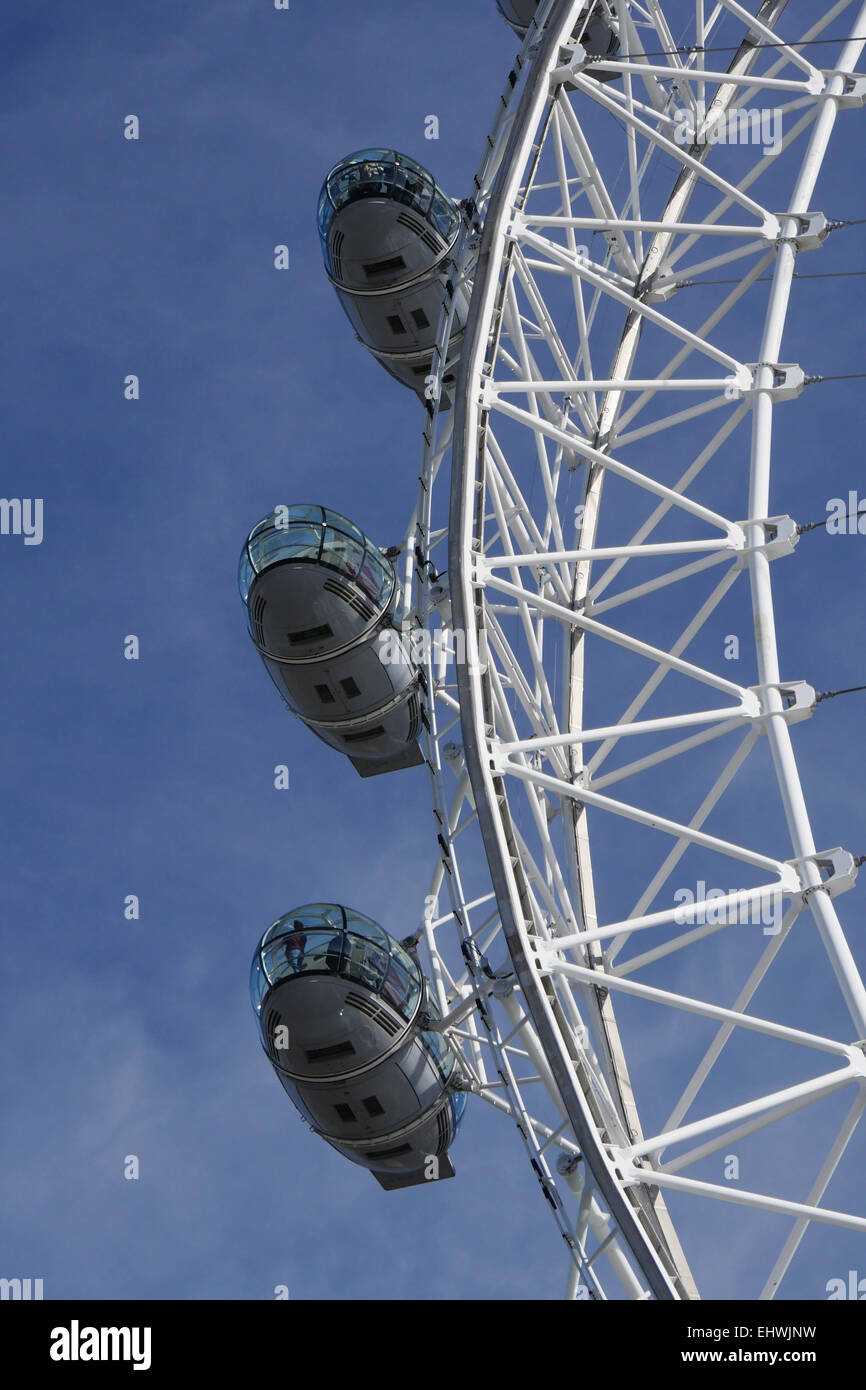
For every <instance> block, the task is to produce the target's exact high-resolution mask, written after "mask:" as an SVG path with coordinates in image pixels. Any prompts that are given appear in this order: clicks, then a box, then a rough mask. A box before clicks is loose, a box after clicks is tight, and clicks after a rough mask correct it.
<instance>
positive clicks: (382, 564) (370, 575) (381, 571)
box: [357, 550, 393, 606]
mask: <svg viewBox="0 0 866 1390" xmlns="http://www.w3.org/2000/svg"><path fill="white" fill-rule="evenodd" d="M357 580H358V583H359V584H360V586H361V588H362V589H363V590H364V593H365V594H368V595H369V597H370V598H371V599H372V600H373V602H374V603H375V604H376V605H377V606H379V605H381V604H384V603H386V602H387V600H388V598H389V596H390V593H391V585H392V582H393V574H392V571H391V567H390V565H389V564H388V562H387V560H382V559H381V558H380V557H379V555H377V554H374V553H373V551H371V550H368V551H367V553H366V555H365V556H364V563H363V564H362V565H361V568H360V570H359V571H358V575H357Z"/></svg>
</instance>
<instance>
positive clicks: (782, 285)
mask: <svg viewBox="0 0 866 1390" xmlns="http://www.w3.org/2000/svg"><path fill="white" fill-rule="evenodd" d="M579 8H580V7H579V5H578V4H576V3H573V2H571V0H559V3H558V4H557V5H556V7H555V9H554V10H553V11H552V12H551V14H550V16H549V18H548V21H547V26H546V29H545V38H544V39H543V41H542V43H541V45H540V46H539V50H538V52H537V53H536V55H535V63H534V68H533V71H532V72H531V74H530V76H529V79H528V82H527V86H526V90H525V92H524V95H523V98H522V101H521V106H520V109H519V112H518V117H517V120H516V122H515V128H514V129H513V131H512V134H511V138H510V140H509V145H508V149H507V151H506V155H505V157H504V159H503V162H502V166H501V168H500V172H499V176H498V178H497V181H496V185H495V188H494V191H493V195H492V197H491V200H490V204H489V207H488V210H487V216H486V219H485V227H484V236H483V240H482V245H481V249H480V253H479V258H478V267H477V272H476V276H475V283H474V288H473V297H472V304H471V306H470V314H469V320H468V322H467V326H466V348H465V350H464V352H463V354H462V357H461V363H460V373H459V378H458V384H457V390H456V408H455V424H454V449H453V455H452V458H453V462H452V490H451V508H450V519H449V570H450V575H451V596H452V604H453V611H454V618H455V623H456V624H457V625H458V626H460V627H462V629H463V630H464V632H465V633H466V640H467V662H466V663H465V664H464V665H462V666H458V668H457V679H458V687H459V693H460V706H461V723H462V730H463V743H464V756H465V760H466V767H467V771H468V773H469V777H470V781H471V784H472V787H473V791H474V793H475V797H476V805H477V807H478V814H479V824H480V827H481V832H482V836H483V839H484V846H485V852H486V854H487V859H488V863H489V867H490V872H491V878H492V882H493V886H494V888H495V891H496V896H497V900H498V903H499V907H500V914H501V921H502V928H503V931H504V934H505V937H506V941H507V943H508V948H509V952H510V954H511V958H512V961H513V964H514V968H515V972H516V974H517V976H518V979H519V981H520V984H521V988H522V990H523V993H524V996H525V999H526V1004H527V1008H528V1011H529V1013H530V1015H531V1017H532V1019H533V1022H534V1024H535V1026H536V1029H537V1031H538V1034H539V1037H540V1039H541V1041H542V1043H543V1046H544V1048H545V1052H546V1054H547V1058H548V1061H549V1064H550V1066H551V1070H552V1072H553V1075H554V1077H555V1080H556V1083H557V1086H558V1088H559V1090H560V1094H561V1097H562V1100H563V1103H564V1105H565V1108H566V1111H567V1113H568V1116H569V1119H570V1121H571V1123H572V1125H573V1127H574V1132H575V1135H576V1136H577V1138H578V1141H579V1142H580V1144H581V1146H582V1148H583V1151H584V1155H585V1158H586V1161H587V1163H588V1165H589V1167H590V1169H591V1171H592V1173H593V1177H594V1179H595V1181H596V1183H597V1185H598V1188H599V1191H600V1192H601V1194H602V1195H603V1197H604V1199H605V1200H606V1202H607V1203H608V1206H609V1209H610V1212H611V1215H612V1216H613V1217H614V1219H615V1220H616V1221H617V1223H618V1225H619V1227H620V1230H621V1232H622V1234H623V1237H624V1239H625V1241H626V1242H627V1244H628V1246H629V1248H630V1250H631V1252H632V1255H633V1256H634V1258H635V1261H636V1263H637V1265H638V1266H639V1268H640V1269H641V1272H642V1273H643V1275H644V1277H645V1278H646V1280H647V1282H648V1284H649V1287H650V1289H651V1291H652V1293H653V1294H654V1295H655V1296H656V1297H657V1298H662V1299H670V1298H676V1297H678V1296H682V1293H681V1287H680V1290H678V1289H677V1288H675V1286H674V1285H673V1284H672V1282H671V1279H670V1277H669V1275H668V1273H667V1272H666V1271H665V1269H664V1267H663V1263H662V1261H661V1260H660V1259H659V1254H658V1252H657V1250H656V1249H654V1247H653V1243H652V1242H651V1241H650V1240H649V1239H648V1237H647V1233H646V1231H645V1230H644V1229H643V1228H642V1226H641V1225H640V1223H639V1221H638V1220H637V1214H636V1211H635V1208H634V1207H633V1206H632V1204H631V1202H630V1201H629V1199H628V1197H627V1195H626V1192H625V1189H624V1188H623V1187H622V1186H621V1185H620V1182H619V1181H618V1177H617V1174H616V1172H615V1170H614V1167H613V1165H612V1163H611V1161H610V1158H609V1156H608V1154H607V1152H606V1151H605V1149H604V1147H603V1146H602V1144H601V1142H600V1140H599V1137H598V1134H597V1131H596V1128H595V1126H594V1124H593V1121H592V1116H591V1114H590V1112H589V1109H588V1106H587V1103H586V1099H585V1097H584V1096H583V1093H582V1091H581V1089H580V1087H579V1086H578V1085H577V1083H576V1081H575V1075H574V1070H573V1065H572V1061H571V1059H570V1058H569V1056H568V1052H567V1050H566V1048H565V1045H564V1041H563V1038H562V1036H561V1034H560V1032H559V1029H558V1027H557V1024H556V1020H555V1018H554V1016H553V1013H552V1011H551V1009H550V1005H549V1002H548V998H547V996H546V993H545V990H544V988H543V986H542V982H541V979H540V978H539V976H538V974H537V973H536V972H535V970H534V969H533V967H532V962H531V960H530V959H528V957H527V952H526V947H525V944H524V940H523V932H522V929H521V927H520V926H519V923H520V920H521V919H522V918H524V919H525V916H526V914H525V913H524V912H523V910H522V908H521V902H520V887H519V883H518V880H517V877H516V875H515V873H514V870H513V867H512V863H511V854H510V847H509V843H508V832H507V827H506V825H505V824H504V823H503V822H504V821H506V820H507V817H508V804H507V798H506V796H505V785H504V781H503V779H502V778H501V777H500V776H499V775H498V774H495V773H494V772H493V770H492V768H491V766H489V765H488V764H487V760H486V758H485V755H484V749H485V729H484V722H485V721H484V708H485V697H484V683H483V677H482V674H481V672H480V667H479V660H478V632H479V625H478V621H477V619H478V616H479V606H480V599H479V598H477V597H476V594H475V592H474V583H475V580H474V573H473V552H472V541H473V531H474V523H475V521H476V510H477V505H478V501H479V495H480V489H478V490H476V486H477V481H478V479H477V474H476V469H480V468H481V467H482V466H483V455H482V456H478V455H477V454H476V450H477V442H478V440H479V439H480V440H481V441H482V444H481V447H482V449H483V430H484V421H483V418H482V412H481V408H480V402H479V400H478V399H477V395H471V394H470V392H471V390H472V389H473V387H474V386H475V385H477V382H478V378H479V376H480V373H481V369H482V368H483V365H484V361H485V356H486V352H487V348H488V343H487V338H486V336H484V335H483V334H482V333H481V332H480V326H481V325H483V324H489V323H490V321H491V314H492V312H493V309H494V304H495V297H496V291H497V287H498V283H499V274H500V270H501V265H502V259H503V244H504V238H503V232H504V229H505V227H506V225H507V221H508V218H509V216H510V210H511V207H512V206H513V203H514V201H515V197H516V193H517V188H518V187H519V182H520V177H521V175H522V173H523V171H524V169H525V167H526V163H527V160H528V157H529V154H530V149H531V142H532V138H533V135H534V133H535V131H536V130H537V127H538V124H539V121H540V118H541V114H542V110H543V104H544V101H545V99H546V97H547V94H548V84H547V75H548V71H549V66H550V65H551V59H552V56H553V55H555V53H556V52H557V51H558V49H559V47H560V46H561V42H562V40H561V38H560V37H559V36H560V35H561V34H562V33H563V32H564V31H565V30H566V27H567V26H568V24H569V22H570V21H571V20H572V18H573V15H574V14H575V13H576V12H577V10H578V9H579ZM864 25H866V3H864V4H863V6H862V7H861V10H860V13H859V15H858V17H857V20H856V21H855V24H854V27H852V29H851V30H850V31H849V32H851V33H855V34H856V33H863V32H864V30H863V27H862V26H864ZM550 35H555V36H556V37H555V38H553V39H551V37H550ZM863 47H864V44H863V42H862V41H857V40H851V41H849V43H848V44H847V46H846V47H845V49H844V52H843V54H842V57H841V58H840V60H839V63H838V64H837V65H836V71H837V72H839V73H841V72H851V71H853V69H854V67H855V65H856V62H857V60H858V58H859V56H860V54H861V52H862V50H863ZM843 88H844V79H843V78H842V76H836V77H834V78H832V80H831V81H830V83H829V84H828V89H827V99H826V100H825V102H824V105H823V109H822V111H821V112H820V114H819V117H818V119H817V121H816V125H815V129H814V131H813V134H812V137H811V140H810V142H809V146H808V149H807V152H806V154H805V157H804V161H803V164H802V166H801V170H800V176H799V178H798V181H797V186H796V190H795V193H794V196H793V198H792V201H791V206H790V213H791V219H793V217H794V215H795V214H797V213H800V214H802V213H805V212H807V211H808V210H809V207H810V202H811V198H812V195H813V191H814V188H815V185H816V182H817V178H818V175H819V173H820V169H821V165H822V162H823V159H824V156H825V154H826V150H827V145H828V142H829V139H830V135H831V133H832V130H833V126H834V124H835V119H836V112H837V110H838V103H837V102H836V101H835V100H833V99H832V98H833V97H834V96H837V95H840V94H841V93H842V91H843ZM527 131H528V132H529V134H528V135H527V134H526V132H527ZM791 219H788V218H786V219H785V223H784V225H783V227H782V229H781V230H782V236H783V237H793V236H794V234H795V233H796V230H797V223H796V221H795V220H791ZM796 255H797V252H796V247H795V244H793V242H782V243H781V246H780V251H779V256H778V259H777V264H776V267H775V271H774V276H773V285H772V288H771V292H770V298H769V305H768V309H767V314H766V318H765V322H764V327H763V333H762V344H761V352H760V357H759V361H760V362H761V363H772V362H775V361H778V360H779V351H780V347H781V340H782V334H783V330H784V325H785V319H786V314H787V308H788V304H789V300H790V292H791V287H792V282H793V273H794V266H795V264H796ZM772 385H773V372H772V369H771V368H770V367H769V366H762V367H760V368H759V371H758V374H757V376H756V380H755V386H756V388H757V394H756V398H755V402H754V414H753V433H752V452H751V470H750V496H749V513H748V515H749V522H750V523H751V524H752V526H756V525H757V523H758V522H759V521H760V520H761V519H762V518H765V517H766V516H767V514H768V505H769V481H770V455H771V441H772V412H773V398H772V396H771V395H770V394H769V391H768V388H770V387H772ZM751 534H752V537H753V539H754V531H752V532H751ZM749 572H750V584H751V591H752V607H753V618H754V627H755V638H756V650H757V656H758V666H759V672H760V677H761V684H762V685H763V686H764V687H765V692H766V693H765V696H764V699H765V705H764V709H765V713H766V714H767V715H768V716H769V717H768V718H767V732H768V737H769V742H770V747H771V750H772V756H773V763H774V767H775V770H776V776H777V781H778V785H779V791H780V795H781V799H782V802H783V806H784V811H785V815H786V819H787V823H788V826H789V831H790V835H791V840H792V845H793V847H794V852H795V855H796V856H797V857H798V858H800V859H803V860H806V861H807V862H806V863H805V865H804V880H805V885H806V886H808V887H818V888H820V885H821V875H820V871H819V869H818V867H817V865H816V864H814V862H809V860H808V856H810V855H814V854H815V848H816V846H815V841H814V838H813V835H812V831H811V827H810V823H809V818H808V813H807V810H806V804H805V799H804V796H803V791H802V787H801V784H800V778H799V773H798V770H797V766H796V761H795V757H794V752H793V747H792V743H791V737H790V732H789V729H788V726H787V723H786V721H785V719H784V717H782V711H783V701H782V698H781V694H780V692H779V690H778V689H773V688H772V687H773V686H774V685H775V686H777V685H778V682H779V680H780V676H779V667H778V652H777V643H776V635H775V625H774V617H773V602H772V587H771V582H770V575H769V560H768V558H767V556H766V555H765V554H764V553H763V552H761V551H758V550H753V551H752V553H751V554H750V557H749ZM774 716H779V717H774ZM498 800H499V801H501V803H502V806H503V811H502V813H501V818H500V817H497V815H496V814H495V812H494V809H493V808H494V807H495V806H496V805H497V801H498ZM808 902H809V906H810V908H811V911H812V913H813V916H814V918H815V921H816V925H817V927H818V930H819V932H820V935H821V937H822V940H823V942H824V945H825V947H826V949H827V951H828V954H829V956H830V959H831V962H832V965H833V968H834V971H835V973H836V976H837V979H838V981H839V984H840V987H841V989H842V992H843V994H844V997H845V999H846V1002H847V1004H848V1008H849V1011H850V1013H851V1015H852V1018H853V1019H854V1021H855V1025H856V1026H857V1027H858V1030H859V1032H860V1036H861V1037H863V1036H866V989H864V985H863V981H862V979H861V977H860V974H859V971H858V969H857V966H856V963H855V961H854V959H853V956H852V954H851V951H850V948H849V946H848V944H847V941H846V940H845V937H844V934H843V932H842V928H841V926H840V924H839V921H838V918H837V916H836V912H835V909H834V906H833V903H832V900H831V897H830V894H829V893H828V892H826V891H818V892H810V893H809V896H808Z"/></svg>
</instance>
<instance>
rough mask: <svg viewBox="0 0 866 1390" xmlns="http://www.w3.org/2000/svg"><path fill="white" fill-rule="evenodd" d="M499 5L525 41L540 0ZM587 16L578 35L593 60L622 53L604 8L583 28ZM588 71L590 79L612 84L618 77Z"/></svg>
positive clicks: (504, 1)
mask: <svg viewBox="0 0 866 1390" xmlns="http://www.w3.org/2000/svg"><path fill="white" fill-rule="evenodd" d="M496 5H497V8H498V10H499V13H500V14H501V15H502V17H503V19H505V20H507V21H508V23H509V24H510V25H511V28H512V29H513V30H514V32H515V33H516V34H518V35H519V36H520V38H525V37H526V31H527V29H528V28H529V24H530V21H531V20H532V17H533V15H534V14H535V11H536V10H537V9H538V0H496ZM585 16H586V10H584V11H583V14H582V15H581V17H580V19H579V20H578V23H577V28H576V29H575V34H579V35H580V42H581V44H582V46H583V47H584V48H585V49H586V52H587V53H588V54H589V55H590V57H592V58H615V57H616V56H617V54H618V53H619V37H618V35H617V33H616V30H615V29H614V28H613V26H612V25H611V23H610V21H609V20H608V18H607V17H606V15H605V13H604V10H603V9H602V7H601V6H600V5H595V7H594V9H593V13H592V15H591V17H590V19H589V20H588V21H587V22H586V25H585V27H584V19H585ZM581 31H582V32H581ZM587 72H588V74H589V75H590V76H591V77H597V78H598V80H599V81H600V82H613V81H615V79H616V78H617V76H618V73H615V72H601V71H595V70H594V69H593V68H592V66H591V65H590V67H589V68H588V69H587Z"/></svg>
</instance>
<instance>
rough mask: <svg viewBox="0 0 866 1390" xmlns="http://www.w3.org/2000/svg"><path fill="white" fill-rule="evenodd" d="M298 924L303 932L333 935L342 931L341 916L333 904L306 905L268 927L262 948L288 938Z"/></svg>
mask: <svg viewBox="0 0 866 1390" xmlns="http://www.w3.org/2000/svg"><path fill="white" fill-rule="evenodd" d="M296 922H300V923H301V927H302V929H303V930H309V929H310V928H312V929H313V930H316V928H318V929H320V930H327V931H329V932H330V934H331V935H333V933H334V931H335V930H339V931H342V928H343V914H342V912H341V911H340V908H339V907H338V906H337V905H336V904H335V903H308V904H307V905H306V907H296V908H295V909H294V911H292V912H287V913H286V915H285V917H281V918H280V919H279V921H277V922H274V924H273V926H271V927H268V930H267V931H266V932H265V934H264V936H263V937H262V942H261V944H262V946H263V947H264V946H267V945H269V944H270V943H271V942H273V941H277V940H279V938H280V937H283V936H288V935H289V933H290V932H292V931H294V930H295V923H296Z"/></svg>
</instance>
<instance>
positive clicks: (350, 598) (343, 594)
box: [322, 577, 376, 622]
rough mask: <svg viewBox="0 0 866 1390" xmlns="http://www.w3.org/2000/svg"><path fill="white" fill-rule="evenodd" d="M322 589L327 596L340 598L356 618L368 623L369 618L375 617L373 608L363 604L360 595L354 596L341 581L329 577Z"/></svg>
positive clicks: (363, 601)
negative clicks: (352, 610)
mask: <svg viewBox="0 0 866 1390" xmlns="http://www.w3.org/2000/svg"><path fill="white" fill-rule="evenodd" d="M322 588H323V589H325V590H326V591H327V592H328V593H329V594H335V595H336V597H337V598H341V599H342V600H343V602H344V603H347V604H348V605H349V607H350V608H353V609H354V610H355V612H356V613H357V614H358V617H359V618H363V619H364V621H365V622H369V621H370V619H371V618H373V617H375V614H376V610H375V608H373V607H372V606H371V605H370V604H369V603H367V602H365V600H364V599H362V598H361V596H360V594H356V593H355V592H354V591H353V590H352V589H350V588H349V586H348V584H346V583H344V582H343V580H341V579H335V578H333V577H329V578H327V579H326V580H325V582H324V584H323V585H322Z"/></svg>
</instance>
